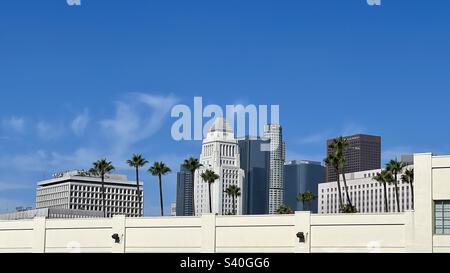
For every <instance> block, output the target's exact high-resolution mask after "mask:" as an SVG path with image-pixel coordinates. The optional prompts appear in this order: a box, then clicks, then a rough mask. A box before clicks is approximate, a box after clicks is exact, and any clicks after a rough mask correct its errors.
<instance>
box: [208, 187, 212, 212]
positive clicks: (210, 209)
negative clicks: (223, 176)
mask: <svg viewBox="0 0 450 273" xmlns="http://www.w3.org/2000/svg"><path fill="white" fill-rule="evenodd" d="M208 191H209V213H212V205H211V204H212V202H211V183H208Z"/></svg>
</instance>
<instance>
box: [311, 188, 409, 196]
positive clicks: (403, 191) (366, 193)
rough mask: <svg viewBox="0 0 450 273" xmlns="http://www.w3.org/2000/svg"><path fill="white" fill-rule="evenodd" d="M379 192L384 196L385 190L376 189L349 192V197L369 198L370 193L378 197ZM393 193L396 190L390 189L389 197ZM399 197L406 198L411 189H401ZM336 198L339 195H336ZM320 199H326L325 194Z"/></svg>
mask: <svg viewBox="0 0 450 273" xmlns="http://www.w3.org/2000/svg"><path fill="white" fill-rule="evenodd" d="M378 192H380V196H383V195H384V190H382V189H375V190H373V189H372V190H370V191H369V190H364V191H356V192H349V196H350V197H353V196H355V197H358V196H363V197H364V196H367V197H368V196H369V193H370V196H371V197H373V193H375V196H376V195H378ZM391 193H392V195H393V194H394V193H395V189H394V188H389V189H388V191H387V195H391ZM399 195H401V196H404V195H406V196H409V189H408V188H407V187H400V188H399ZM326 196H327V199H329V196H330V194H327V195H326ZM331 196H333V193H332V194H331ZM334 196H335V197H336V196H337V193H334ZM342 196H344V197H345V193H342ZM320 198H321V199H325V194H322V195H321V196H320Z"/></svg>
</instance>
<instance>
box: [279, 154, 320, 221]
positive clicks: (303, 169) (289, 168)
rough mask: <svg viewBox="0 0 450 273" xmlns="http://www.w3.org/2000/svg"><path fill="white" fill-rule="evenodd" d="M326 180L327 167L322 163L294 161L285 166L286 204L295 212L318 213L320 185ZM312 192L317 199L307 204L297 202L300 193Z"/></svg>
mask: <svg viewBox="0 0 450 273" xmlns="http://www.w3.org/2000/svg"><path fill="white" fill-rule="evenodd" d="M324 179H325V167H324V166H322V165H321V163H320V162H316V161H309V160H293V161H288V162H286V163H285V164H284V202H285V204H286V205H288V206H289V207H290V208H291V209H293V210H295V211H304V210H309V211H311V212H313V213H317V211H318V208H317V202H318V200H317V198H318V185H319V183H321V182H322V181H324ZM307 191H309V192H312V193H313V194H314V195H315V196H316V197H317V198H316V199H315V200H313V201H312V202H310V203H309V204H305V207H304V206H303V203H302V202H300V201H298V200H297V196H298V194H299V193H303V192H307Z"/></svg>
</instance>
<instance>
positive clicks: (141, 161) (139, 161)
mask: <svg viewBox="0 0 450 273" xmlns="http://www.w3.org/2000/svg"><path fill="white" fill-rule="evenodd" d="M127 163H128V165H129V166H130V167H134V168H135V170H136V187H137V191H136V194H137V200H138V203H139V217H141V216H142V204H141V201H142V193H141V190H140V185H139V168H142V167H144V166H145V165H146V164H147V163H148V161H147V160H145V158H144V157H143V156H142V155H140V154H133V156H132V157H131V159H129V160H127Z"/></svg>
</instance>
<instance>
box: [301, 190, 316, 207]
mask: <svg viewBox="0 0 450 273" xmlns="http://www.w3.org/2000/svg"><path fill="white" fill-rule="evenodd" d="M316 198H317V196H316V195H315V194H314V193H312V192H310V191H306V192H302V193H299V194H298V195H297V201H299V202H302V204H303V210H306V209H305V204H306V203H307V204H308V209H309V210H311V206H310V204H311V202H312V201H314V200H315V199H316Z"/></svg>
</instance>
